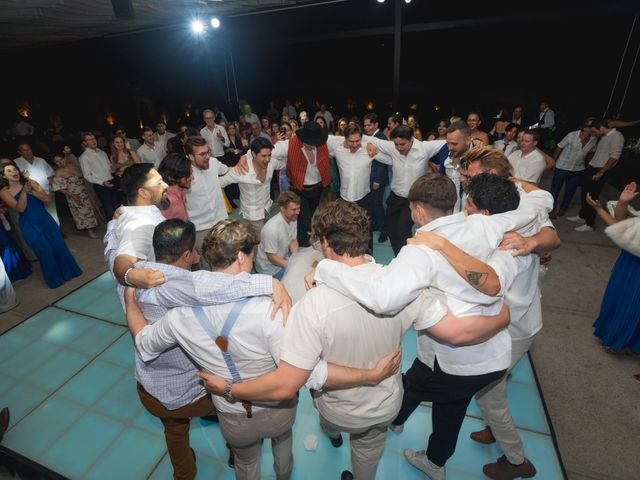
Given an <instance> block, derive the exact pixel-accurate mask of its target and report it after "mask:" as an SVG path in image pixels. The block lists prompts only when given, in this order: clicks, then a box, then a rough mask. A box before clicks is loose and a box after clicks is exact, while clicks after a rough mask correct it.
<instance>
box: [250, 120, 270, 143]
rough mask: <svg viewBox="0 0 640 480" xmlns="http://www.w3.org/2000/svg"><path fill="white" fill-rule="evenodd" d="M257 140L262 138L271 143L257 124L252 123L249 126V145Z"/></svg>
mask: <svg viewBox="0 0 640 480" xmlns="http://www.w3.org/2000/svg"><path fill="white" fill-rule="evenodd" d="M257 138H264V139H265V140H269V143H271V137H270V136H269V134H267V133H265V132H264V131H263V130H262V129H261V128H260V124H259V123H258V122H253V123H252V124H251V135H250V136H249V145H251V144H252V143H253V141H254V140H256V139H257Z"/></svg>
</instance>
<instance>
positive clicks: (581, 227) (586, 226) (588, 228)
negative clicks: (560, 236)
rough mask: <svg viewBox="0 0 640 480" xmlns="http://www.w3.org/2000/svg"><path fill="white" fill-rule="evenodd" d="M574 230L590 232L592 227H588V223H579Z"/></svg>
mask: <svg viewBox="0 0 640 480" xmlns="http://www.w3.org/2000/svg"><path fill="white" fill-rule="evenodd" d="M575 231H576V232H591V231H593V227H590V226H589V225H587V224H586V223H585V224H584V225H580V226H579V227H576V228H575Z"/></svg>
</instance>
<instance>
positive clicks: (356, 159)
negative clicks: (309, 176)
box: [327, 135, 373, 202]
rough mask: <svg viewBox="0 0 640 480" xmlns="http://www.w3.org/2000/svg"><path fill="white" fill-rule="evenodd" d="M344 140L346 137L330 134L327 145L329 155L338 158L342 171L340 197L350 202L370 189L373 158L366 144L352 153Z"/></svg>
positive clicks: (339, 168) (364, 194) (340, 170)
mask: <svg viewBox="0 0 640 480" xmlns="http://www.w3.org/2000/svg"><path fill="white" fill-rule="evenodd" d="M344 142H345V138H344V137H335V136H333V135H329V138H328V139H327V147H328V148H329V155H331V156H332V157H334V158H335V159H336V164H337V165H338V170H339V172H340V197H342V198H343V199H344V200H347V201H348V202H357V201H358V200H361V199H362V198H364V197H365V196H366V195H367V194H368V193H369V191H370V188H369V178H370V177H371V164H372V163H373V158H371V157H370V156H369V154H368V153H367V149H366V147H365V146H361V147H360V148H359V149H358V150H357V151H356V152H355V153H351V150H349V149H348V148H347V147H345V145H344Z"/></svg>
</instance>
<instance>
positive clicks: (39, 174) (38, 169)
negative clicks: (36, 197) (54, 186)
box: [14, 156, 54, 195]
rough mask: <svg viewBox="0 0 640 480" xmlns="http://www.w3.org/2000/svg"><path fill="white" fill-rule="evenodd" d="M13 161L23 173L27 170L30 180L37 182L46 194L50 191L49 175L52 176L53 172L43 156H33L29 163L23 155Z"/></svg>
mask: <svg viewBox="0 0 640 480" xmlns="http://www.w3.org/2000/svg"><path fill="white" fill-rule="evenodd" d="M14 162H15V164H16V166H17V167H18V169H19V170H20V171H21V172H22V174H23V175H24V172H26V171H28V172H29V178H30V179H31V180H35V181H36V182H38V183H39V184H40V186H41V187H42V189H43V190H44V191H45V193H46V194H47V195H48V194H49V193H51V186H50V185H49V177H53V175H54V172H53V168H51V165H49V164H48V163H47V161H46V160H45V159H44V158H40V157H33V164H31V163H29V162H28V161H27V160H26V159H25V158H24V157H22V156H20V157H18V158H16V159H15V160H14Z"/></svg>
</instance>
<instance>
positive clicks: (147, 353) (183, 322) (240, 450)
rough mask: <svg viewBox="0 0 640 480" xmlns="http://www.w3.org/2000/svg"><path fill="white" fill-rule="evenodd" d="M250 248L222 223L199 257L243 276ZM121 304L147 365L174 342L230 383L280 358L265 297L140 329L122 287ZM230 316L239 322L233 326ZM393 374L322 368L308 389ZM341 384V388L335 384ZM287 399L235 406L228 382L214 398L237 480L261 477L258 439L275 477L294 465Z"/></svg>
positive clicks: (239, 231)
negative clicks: (267, 448) (266, 443)
mask: <svg viewBox="0 0 640 480" xmlns="http://www.w3.org/2000/svg"><path fill="white" fill-rule="evenodd" d="M257 243H258V239H257V236H256V235H255V232H253V231H252V229H251V228H248V227H247V226H246V225H244V224H242V223H240V222H238V221H236V220H224V221H221V222H218V223H217V224H216V225H215V226H214V227H213V228H212V229H211V232H210V233H209V235H208V236H207V237H206V239H205V242H204V248H203V254H204V255H205V256H206V257H207V261H208V263H209V264H210V265H211V266H212V268H213V270H214V271H215V272H219V273H224V274H228V275H233V276H240V275H246V274H247V273H248V272H250V271H251V267H252V265H253V261H252V260H253V252H254V250H255V246H256V244H257ZM182 255H183V256H185V257H188V256H190V255H191V256H192V255H193V251H191V250H187V251H185V252H182ZM126 304H127V320H128V323H129V328H130V330H131V333H132V335H133V336H134V338H135V343H136V347H137V350H138V352H139V354H140V356H141V358H142V359H143V360H145V361H147V362H149V361H151V360H154V359H155V358H156V357H157V356H158V355H161V354H162V353H163V352H165V350H166V349H167V348H170V347H173V346H175V345H176V344H179V345H180V346H181V347H182V348H183V349H184V350H185V351H186V352H187V353H188V354H189V355H190V356H191V358H193V359H194V360H195V361H196V362H197V363H198V364H199V365H200V366H201V367H202V368H203V369H204V370H206V371H207V372H211V373H215V374H217V375H219V376H222V377H225V378H229V377H231V378H233V379H234V382H235V381H239V380H243V381H247V380H250V379H251V378H255V377H258V376H260V375H263V374H265V373H268V372H270V371H273V370H275V368H276V366H277V364H278V362H279V360H280V344H281V339H282V337H283V322H282V316H281V315H280V314H279V313H277V314H276V315H275V319H272V317H273V316H274V315H273V313H272V308H273V303H272V302H271V300H270V299H269V298H268V297H254V298H252V299H247V300H244V301H239V302H235V303H226V304H222V305H213V306H206V307H186V306H185V307H181V308H175V309H173V310H170V311H169V312H168V313H167V314H166V315H164V317H162V318H160V319H156V320H157V321H155V322H153V324H152V325H147V320H146V319H145V318H144V317H143V316H142V312H141V311H140V309H139V307H138V305H137V304H136V302H135V297H134V294H133V291H132V289H128V290H127V295H126ZM236 318H237V319H239V321H238V322H237V323H236V322H235V319H236ZM223 352H226V353H225V354H223ZM381 365H382V366H381ZM373 366H374V365H371V367H373ZM365 368H369V366H366V367H365ZM393 371H394V369H393V368H392V365H391V367H386V366H385V365H384V362H380V363H379V364H378V365H376V366H375V367H374V368H372V369H352V368H347V369H344V368H342V367H340V366H337V365H332V364H329V365H327V364H325V365H323V366H320V368H319V369H318V373H317V374H315V373H314V375H312V378H311V379H310V384H309V385H310V386H311V387H312V388H322V386H323V384H324V385H325V386H327V385H328V386H334V387H336V386H337V387H340V386H343V387H349V386H354V385H361V384H372V385H375V384H377V383H378V382H380V381H381V380H382V379H384V378H386V377H388V376H389V375H391V374H392V373H393ZM345 381H346V382H347V383H346V384H341V382H345ZM354 382H355V383H354ZM357 382H360V383H357ZM224 389H225V387H223V390H224ZM294 397H295V395H291V397H287V399H282V400H281V401H277V402H254V403H248V402H240V401H237V402H236V400H235V398H234V396H233V394H232V392H231V383H229V387H228V389H226V394H225V397H224V399H223V398H221V397H218V396H216V397H214V399H213V401H214V404H215V407H216V410H217V411H218V418H219V421H220V430H221V432H222V434H223V436H224V438H225V439H226V440H227V441H228V442H229V443H230V444H231V445H232V446H233V447H234V449H235V458H236V462H235V463H236V475H237V477H238V478H243V479H248V480H259V479H260V478H261V477H260V449H261V441H262V439H264V438H271V439H272V449H273V456H274V460H275V462H274V463H275V465H274V469H275V471H276V475H277V478H282V479H286V478H289V474H290V471H291V468H292V466H293V457H292V453H291V450H292V437H291V426H292V425H293V422H294V419H295V412H296V405H297V399H296V398H294ZM225 400H226V401H225Z"/></svg>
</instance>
